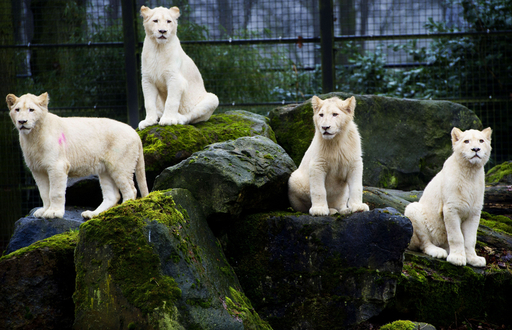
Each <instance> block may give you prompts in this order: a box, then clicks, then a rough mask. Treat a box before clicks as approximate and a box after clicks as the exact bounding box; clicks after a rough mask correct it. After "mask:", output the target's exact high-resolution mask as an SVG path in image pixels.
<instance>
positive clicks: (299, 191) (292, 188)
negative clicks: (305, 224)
mask: <svg viewBox="0 0 512 330" xmlns="http://www.w3.org/2000/svg"><path fill="white" fill-rule="evenodd" d="M288 199H289V200H290V205H291V206H292V208H293V209H294V210H295V211H297V212H303V213H308V212H309V208H310V207H311V198H310V197H309V179H308V178H307V177H304V175H303V174H302V173H301V172H300V171H298V170H297V171H295V172H293V173H292V175H291V176H290V179H289V180H288Z"/></svg>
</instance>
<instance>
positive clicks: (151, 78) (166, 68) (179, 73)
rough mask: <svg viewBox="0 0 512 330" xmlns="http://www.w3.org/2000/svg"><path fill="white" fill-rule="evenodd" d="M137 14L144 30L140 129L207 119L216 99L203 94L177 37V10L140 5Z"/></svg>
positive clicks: (191, 63)
mask: <svg viewBox="0 0 512 330" xmlns="http://www.w3.org/2000/svg"><path fill="white" fill-rule="evenodd" d="M140 13H141V16H142V17H143V19H144V30H145V31H146V37H145V39H144V45H143V48H142V56H141V57H142V68H141V71H142V91H143V93H144V106H145V108H146V119H144V120H143V121H141V122H140V123H139V129H141V130H142V129H144V128H146V127H148V126H152V125H155V124H157V123H158V124H160V125H176V124H182V125H184V124H189V123H198V122H201V121H206V120H208V119H209V118H210V116H211V115H212V113H213V112H214V111H215V109H216V108H217V106H218V105H219V99H218V98H217V96H216V95H215V94H212V93H207V92H206V90H205V88H204V83H203V78H202V77H201V73H199V70H198V69H197V67H196V65H195V63H194V61H192V59H191V58H190V57H188V55H187V54H185V52H184V51H183V49H182V48H181V44H180V40H179V39H178V37H177V36H176V30H177V28H178V17H179V16H180V10H179V9H178V7H172V8H171V9H167V8H164V7H158V8H154V9H149V8H147V7H145V6H142V7H141V9H140Z"/></svg>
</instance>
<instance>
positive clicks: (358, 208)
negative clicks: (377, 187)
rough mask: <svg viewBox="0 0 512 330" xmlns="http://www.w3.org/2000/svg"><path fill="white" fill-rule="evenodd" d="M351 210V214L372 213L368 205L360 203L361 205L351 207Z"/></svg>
mask: <svg viewBox="0 0 512 330" xmlns="http://www.w3.org/2000/svg"><path fill="white" fill-rule="evenodd" d="M349 210H350V212H352V213H353V212H366V211H370V208H369V207H368V205H367V204H365V203H360V204H353V205H350V207H349Z"/></svg>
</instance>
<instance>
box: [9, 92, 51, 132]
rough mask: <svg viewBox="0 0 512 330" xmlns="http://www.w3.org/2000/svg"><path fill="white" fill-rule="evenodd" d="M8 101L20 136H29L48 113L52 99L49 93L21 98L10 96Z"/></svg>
mask: <svg viewBox="0 0 512 330" xmlns="http://www.w3.org/2000/svg"><path fill="white" fill-rule="evenodd" d="M6 101H7V107H9V115H10V116H11V119H12V122H13V124H14V126H16V128H17V129H18V131H19V132H20V134H29V133H30V132H31V131H32V130H33V129H34V128H35V127H36V126H37V124H38V122H39V121H40V120H41V119H42V118H44V117H45V116H46V114H47V113H48V102H50V97H49V96H48V93H43V94H41V95H39V96H35V95H33V94H25V95H23V96H21V97H16V95H14V94H9V95H7V97H6Z"/></svg>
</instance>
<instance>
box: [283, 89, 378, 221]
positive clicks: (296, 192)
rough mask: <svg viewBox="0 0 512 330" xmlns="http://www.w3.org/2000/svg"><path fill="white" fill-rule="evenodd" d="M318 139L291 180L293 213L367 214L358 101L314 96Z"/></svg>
mask: <svg viewBox="0 0 512 330" xmlns="http://www.w3.org/2000/svg"><path fill="white" fill-rule="evenodd" d="M311 103H312V106H313V111H314V115H313V121H314V123H315V129H316V130H315V136H314V138H313V141H312V142H311V145H310V146H309V148H308V150H307V151H306V153H305V154H304V157H303V158H302V161H301V163H300V166H299V168H298V169H297V170H296V171H295V172H293V173H292V175H291V177H290V179H289V181H288V189H289V190H288V197H289V199H290V204H291V206H292V207H293V209H294V210H296V211H299V212H304V213H306V212H308V211H309V213H310V214H311V215H329V214H334V213H336V212H339V213H340V214H346V213H350V212H358V211H368V210H369V208H368V205H366V204H364V203H363V159H362V151H361V138H360V136H359V132H358V130H357V126H356V124H355V123H354V121H353V118H354V110H355V108H356V99H355V98H354V97H353V96H352V97H351V98H350V99H347V100H345V101H342V100H340V99H339V98H337V97H333V98H330V99H327V100H325V101H322V100H321V99H320V98H318V97H316V96H313V99H312V100H311Z"/></svg>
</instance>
